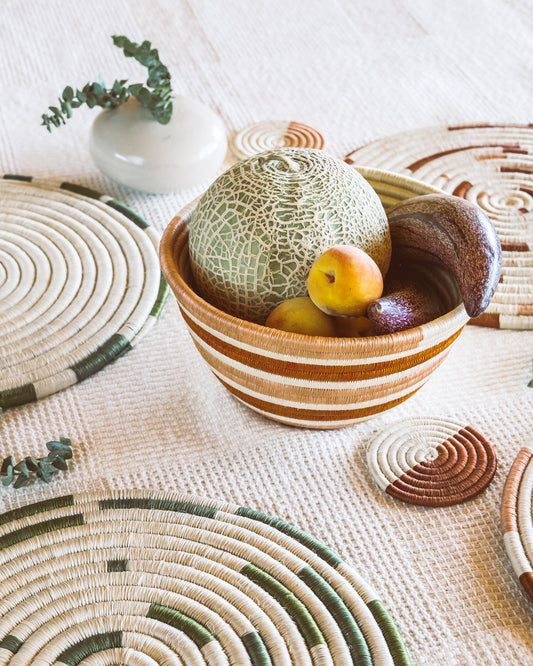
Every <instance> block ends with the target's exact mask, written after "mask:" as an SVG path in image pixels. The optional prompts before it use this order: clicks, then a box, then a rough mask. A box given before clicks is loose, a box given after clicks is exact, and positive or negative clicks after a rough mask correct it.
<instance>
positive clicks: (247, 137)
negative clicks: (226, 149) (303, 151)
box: [229, 120, 324, 160]
mask: <svg viewBox="0 0 533 666" xmlns="http://www.w3.org/2000/svg"><path fill="white" fill-rule="evenodd" d="M229 143H230V148H231V152H232V153H233V155H234V156H235V157H236V158H237V159H238V160H244V159H246V158H247V157H251V156H252V155H255V154H257V153H262V152H263V151H265V150H273V149H276V148H286V147H291V146H292V147H294V148H317V149H322V148H324V137H323V136H322V134H321V132H319V131H318V130H317V129H315V128H314V127H311V126H310V125H306V124H305V123H299V122H296V121H293V120H290V121H289V120H261V121H259V122H257V123H253V124H252V125H248V126H247V127H245V128H243V129H241V130H239V131H238V132H235V134H234V135H233V136H232V137H231V138H230V142H229Z"/></svg>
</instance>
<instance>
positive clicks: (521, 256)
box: [345, 123, 533, 329]
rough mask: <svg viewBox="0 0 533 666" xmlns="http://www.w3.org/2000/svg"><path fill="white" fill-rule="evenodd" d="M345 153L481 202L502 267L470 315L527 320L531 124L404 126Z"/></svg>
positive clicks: (532, 309)
mask: <svg viewBox="0 0 533 666" xmlns="http://www.w3.org/2000/svg"><path fill="white" fill-rule="evenodd" d="M345 160H346V161H347V162H348V163H350V164H355V165H361V166H372V167H376V168H381V169H388V170H390V171H394V172H397V173H402V174H406V175H409V176H412V177H414V178H417V179H418V180H421V181H424V182H426V183H429V184H431V185H434V186H436V187H439V188H441V189H443V190H444V191H446V192H448V193H450V194H454V195H456V196H460V197H463V198H465V199H468V200H470V201H473V202H475V203H476V204H478V205H479V206H481V208H483V210H484V211H485V212H486V213H487V215H488V216H489V217H490V218H491V219H492V221H493V222H494V225H495V227H496V231H497V232H498V236H499V238H500V241H501V244H502V249H503V260H502V263H503V267H502V277H501V281H500V284H499V286H498V288H497V289H496V293H495V294H494V296H493V298H492V301H491V303H490V305H489V307H488V309H487V310H486V312H485V313H484V314H483V315H481V317H479V318H477V319H476V320H473V321H472V322H471V323H474V324H478V325H482V326H491V327H496V328H510V329H531V328H533V124H529V125H518V124H490V123H484V124H472V125H457V126H438V127H427V128H422V129H417V130H411V131H408V132H402V133H400V134H395V135H393V136H387V137H384V138H381V139H379V140H377V141H374V142H372V143H369V144H367V145H365V146H362V147H361V148H358V149H356V150H354V151H352V152H351V153H349V154H348V155H347V156H346V158H345Z"/></svg>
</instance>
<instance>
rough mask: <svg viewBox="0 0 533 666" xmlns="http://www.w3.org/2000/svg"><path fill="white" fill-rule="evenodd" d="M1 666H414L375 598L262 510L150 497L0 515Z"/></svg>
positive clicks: (331, 558)
mask: <svg viewBox="0 0 533 666" xmlns="http://www.w3.org/2000/svg"><path fill="white" fill-rule="evenodd" d="M0 589H1V590H2V595H1V599H0V664H2V665H6V664H13V666H14V665H15V664H18V665H19V666H26V665H27V666H29V665H30V664H31V665H32V666H45V665H50V664H66V665H69V666H71V665H75V664H80V663H83V664H84V665H85V664H90V665H99V666H100V665H111V664H135V665H142V666H145V665H146V666H148V665H150V666H154V665H156V664H186V665H187V666H197V665H198V666H200V665H201V664H209V665H211V666H219V665H229V664H239V665H240V666H245V665H246V664H249V665H253V666H268V665H271V664H272V665H277V666H281V665H289V664H292V665H294V666H306V665H308V666H311V665H313V666H318V665H321V666H324V665H327V664H334V665H335V666H348V664H367V665H370V664H408V663H410V662H409V658H408V656H407V653H406V651H405V649H404V646H403V643H402V640H401V639H400V637H399V635H398V633H397V630H396V628H395V626H394V624H393V622H392V620H391V619H390V617H389V616H388V614H387V612H386V611H385V609H384V608H383V606H382V604H381V603H380V601H379V600H378V599H377V598H376V597H375V595H374V594H373V593H372V591H371V590H370V589H369V587H368V586H367V585H366V583H364V582H363V581H362V580H361V578H360V577H359V576H358V574H357V573H356V572H355V571H354V570H353V569H352V568H351V567H350V566H349V565H347V564H346V563H345V562H343V561H342V560H341V559H340V558H339V557H338V556H337V555H336V554H335V553H333V552H332V551H331V550H330V549H329V548H327V547H325V546H324V545H322V544H321V543H319V542H317V541H316V540H315V539H313V538H312V537H311V536H309V535H308V534H306V533H304V532H302V531H301V530H299V529H297V528H295V527H293V526H292V525H290V524H288V523H285V522H284V521H282V520H279V519H276V518H274V517H272V516H268V515H266V514H263V513H261V512H258V511H254V510H251V509H247V508H244V507H239V506H238V505H232V504H226V503H220V502H214V501H211V500H202V499H199V498H197V497H191V496H188V495H180V494H168V493H165V494H163V493H148V492H145V491H127V492H118V491H116V492H109V493H106V494H105V495H103V496H102V495H95V494H82V495H68V496H63V497H57V498H54V499H52V500H46V501H43V502H40V503H38V504H31V505H29V506H25V507H22V508H20V509H15V510H12V511H10V512H8V513H6V514H3V515H0Z"/></svg>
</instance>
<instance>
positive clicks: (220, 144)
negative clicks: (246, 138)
mask: <svg viewBox="0 0 533 666" xmlns="http://www.w3.org/2000/svg"><path fill="white" fill-rule="evenodd" d="M172 107H173V110H172V116H171V119H170V121H169V122H168V123H167V124H166V125H162V124H161V123H159V122H158V121H157V120H155V119H154V117H153V116H152V114H151V113H150V111H148V110H147V109H145V108H144V107H143V106H141V104H140V103H139V102H137V100H136V99H134V98H133V97H132V98H130V99H129V100H128V101H127V102H126V103H125V104H122V105H120V106H118V107H117V108H115V109H106V110H104V111H102V112H101V113H99V114H98V116H97V117H96V118H95V120H94V122H93V125H92V128H91V134H90V140H89V147H90V152H91V156H92V158H93V161H94V163H95V164H96V166H97V167H98V169H100V171H102V172H103V173H104V174H105V175H106V176H109V178H112V179H113V180H116V181H117V182H119V183H121V184H123V185H127V186H128V187H133V188H135V189H138V190H142V191H144V192H152V193H158V194H164V193H169V192H176V191H178V190H181V189H185V188H188V187H194V186H195V185H199V184H201V183H202V182H204V181H207V180H208V179H210V178H213V177H214V176H215V175H216V174H217V170H218V168H219V167H220V165H221V164H222V162H223V160H224V157H225V156H226V151H227V138H226V131H225V128H224V125H223V123H222V120H221V119H220V117H219V116H218V115H217V114H216V113H214V112H213V111H212V110H211V109H209V108H208V107H207V106H205V105H204V104H202V103H201V102H198V101H197V100H195V99H191V98H189V97H183V96H181V95H176V96H174V97H173V99H172Z"/></svg>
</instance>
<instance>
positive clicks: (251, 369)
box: [160, 167, 468, 428]
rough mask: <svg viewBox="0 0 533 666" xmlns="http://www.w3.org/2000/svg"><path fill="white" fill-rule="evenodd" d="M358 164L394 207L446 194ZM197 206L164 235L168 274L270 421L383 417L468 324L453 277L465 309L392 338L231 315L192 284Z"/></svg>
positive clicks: (237, 391) (214, 351)
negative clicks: (296, 328) (192, 222)
mask: <svg viewBox="0 0 533 666" xmlns="http://www.w3.org/2000/svg"><path fill="white" fill-rule="evenodd" d="M354 168H356V167H354ZM357 169H358V171H359V172H360V173H361V174H362V175H363V176H364V177H365V178H366V179H367V180H368V181H369V183H370V184H371V185H372V187H373V188H374V189H375V191H376V192H377V194H378V195H379V197H380V199H381V201H382V203H383V205H384V207H385V209H386V210H387V209H388V208H390V207H391V206H393V205H394V204H396V203H398V202H399V201H402V200H404V199H408V198H410V197H413V196H417V195H420V194H429V193H431V192H440V191H441V190H439V189H437V188H435V187H431V186H429V185H426V184H424V183H421V182H419V181H417V180H414V179H411V178H408V177H405V176H400V175H398V174H395V173H391V172H387V171H381V170H376V169H369V168H359V167H357ZM194 205H195V202H193V203H191V204H189V206H187V207H186V208H184V209H183V210H182V211H181V212H180V213H179V215H177V216H176V217H175V218H174V219H173V220H172V221H171V222H170V224H169V225H168V227H167V228H166V229H165V231H164V233H163V236H162V238H161V243H160V261H161V268H162V271H163V274H164V275H165V277H166V279H167V281H168V283H169V285H170V288H171V289H172V291H173V292H174V295H175V296H176V299H177V301H178V305H179V307H180V310H181V313H182V315H183V318H184V320H185V322H186V324H187V326H188V328H189V331H190V334H191V336H192V338H193V340H194V343H195V345H196V347H197V349H198V351H199V352H200V354H201V355H202V357H203V358H204V359H205V361H206V362H207V363H208V364H209V366H210V368H211V370H212V371H213V373H214V374H215V375H216V377H217V378H218V379H219V380H220V381H221V382H222V384H223V385H224V386H225V387H226V388H227V389H228V390H229V391H231V393H232V394H233V395H234V396H235V397H237V398H238V399H239V400H241V401H242V402H244V403H245V404H246V405H248V406H249V407H251V408H252V409H253V410H255V411H257V412H259V413H260V414H262V415H264V416H266V417H268V418H271V419H274V420H276V421H280V422H282V423H286V424H289V425H294V426H301V427H306V428H340V427H343V426H348V425H351V424H354V423H357V422H359V421H364V420H367V419H369V418H371V417H373V416H376V415H379V414H381V413H382V412H384V411H386V410H388V409H391V408H392V407H395V406H396V405H398V404H400V403H401V402H403V401H404V400H407V398H409V397H410V396H412V395H413V394H414V393H416V391H417V390H418V389H419V388H420V387H421V386H422V385H423V384H424V383H425V382H426V381H427V380H428V378H429V377H430V375H431V373H432V372H433V371H434V370H435V369H436V368H437V367H438V366H439V365H440V364H441V363H442V361H443V360H444V358H445V357H446V355H447V353H448V351H449V349H450V346H451V344H452V343H453V342H454V341H455V340H456V339H457V337H458V336H459V334H460V333H461V331H462V329H463V328H464V326H465V324H466V323H467V322H468V315H467V314H466V311H465V309H464V306H463V304H462V303H461V301H460V296H459V293H458V292H457V288H456V286H455V284H454V283H453V282H452V281H448V282H447V283H446V286H447V289H448V290H449V291H450V299H451V302H454V303H459V305H457V307H455V308H454V309H453V310H451V311H450V312H448V313H447V314H445V315H444V316H442V317H439V318H438V319H435V320H434V321H431V322H429V323H427V324H424V325H423V326H419V327H417V328H413V329H410V330H408V331H402V332H400V333H395V334H393V335H383V336H374V337H367V338H325V337H320V336H307V335H299V334H296V333H288V332H285V331H278V330H275V329H272V328H267V327H265V326H260V325H258V324H254V323H251V322H247V321H244V320H242V319H238V318H236V317H233V316H231V315H229V314H227V313H225V312H223V311H221V310H218V309H217V308H215V307H214V306H212V305H211V304H209V303H208V302H206V301H205V300H203V299H202V298H201V297H200V296H199V295H198V294H197V293H196V292H195V290H194V283H193V280H192V276H191V271H190V264H189V252H188V230H187V221H188V219H189V217H190V215H191V212H192V210H193V209H194Z"/></svg>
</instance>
